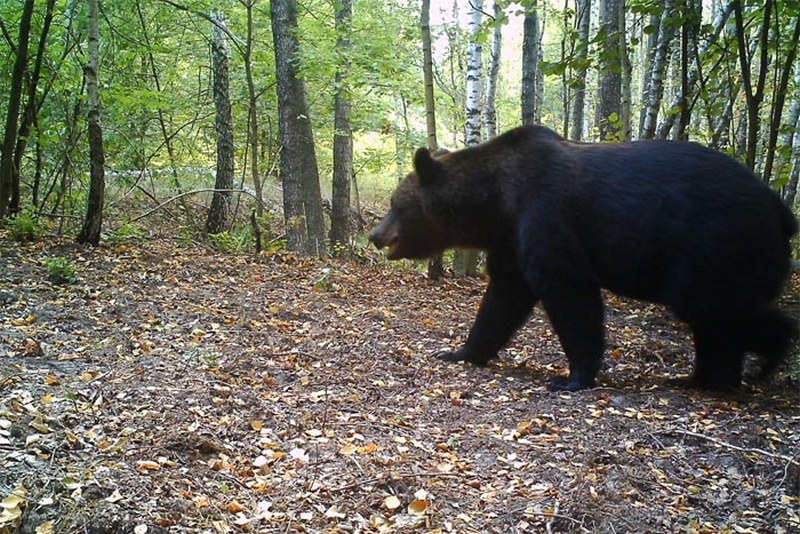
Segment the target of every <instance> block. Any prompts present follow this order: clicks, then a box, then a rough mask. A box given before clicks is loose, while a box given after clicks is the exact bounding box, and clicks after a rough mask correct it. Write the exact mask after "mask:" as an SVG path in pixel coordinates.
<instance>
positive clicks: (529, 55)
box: [522, 0, 540, 124]
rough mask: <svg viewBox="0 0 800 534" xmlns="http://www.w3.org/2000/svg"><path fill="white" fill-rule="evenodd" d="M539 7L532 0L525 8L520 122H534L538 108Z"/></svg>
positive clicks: (537, 115)
mask: <svg viewBox="0 0 800 534" xmlns="http://www.w3.org/2000/svg"><path fill="white" fill-rule="evenodd" d="M539 42H540V41H539V8H538V6H537V0H533V1H532V2H531V3H530V5H529V6H526V8H525V20H524V22H523V41H522V124H536V123H537V122H538V120H539V110H538V109H537V106H536V101H537V94H538V92H539V89H538V87H537V85H538V83H539V82H540V80H539V79H538V76H537V72H538V68H539Z"/></svg>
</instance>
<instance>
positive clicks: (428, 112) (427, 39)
mask: <svg viewBox="0 0 800 534" xmlns="http://www.w3.org/2000/svg"><path fill="white" fill-rule="evenodd" d="M430 13H431V0H422V11H421V13H420V29H421V31H422V75H423V80H424V84H425V129H426V131H427V136H428V150H430V151H431V152H435V151H436V150H438V148H439V142H438V140H437V139H436V98H435V96H434V94H433V54H432V52H431V22H430V20H431V17H430ZM442 276H444V258H443V257H442V255H441V254H438V255H437V256H435V257H433V258H431V259H430V260H429V261H428V278H429V279H431V280H438V279H439V278H441V277H442Z"/></svg>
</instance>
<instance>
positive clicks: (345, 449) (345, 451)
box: [339, 443, 358, 456]
mask: <svg viewBox="0 0 800 534" xmlns="http://www.w3.org/2000/svg"><path fill="white" fill-rule="evenodd" d="M357 449H358V447H356V446H355V445H353V444H352V443H348V444H347V445H344V446H343V447H342V448H341V449H339V454H344V455H345V456H348V455H350V454H353V453H354V452H356V450H357Z"/></svg>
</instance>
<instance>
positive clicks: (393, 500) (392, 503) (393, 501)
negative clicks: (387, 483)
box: [383, 495, 402, 510]
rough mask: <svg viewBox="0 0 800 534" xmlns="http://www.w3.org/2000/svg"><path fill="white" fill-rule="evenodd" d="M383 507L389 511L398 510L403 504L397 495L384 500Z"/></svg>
mask: <svg viewBox="0 0 800 534" xmlns="http://www.w3.org/2000/svg"><path fill="white" fill-rule="evenodd" d="M383 505H384V506H385V507H386V508H387V509H389V510H397V509H398V508H400V507H401V506H402V503H401V502H400V499H398V498H397V496H396V495H389V496H388V497H386V498H385V499H384V500H383Z"/></svg>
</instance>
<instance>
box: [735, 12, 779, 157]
mask: <svg viewBox="0 0 800 534" xmlns="http://www.w3.org/2000/svg"><path fill="white" fill-rule="evenodd" d="M774 4H775V2H774V0H765V2H764V16H763V20H762V25H761V31H760V33H759V38H758V47H759V49H760V51H761V57H760V60H759V65H758V74H757V76H756V87H755V88H753V80H752V75H751V73H750V67H751V64H752V62H751V60H750V58H749V57H748V54H747V36H746V35H745V29H744V15H743V13H742V2H741V0H735V1H734V3H733V13H734V15H735V21H736V43H737V45H738V49H739V67H740V69H741V71H742V83H743V85H744V94H745V100H746V101H747V137H746V139H747V140H746V143H745V164H746V165H747V167H748V168H750V169H751V170H753V169H754V168H755V162H756V148H757V144H758V134H759V129H760V119H761V118H760V117H759V114H758V112H759V109H760V108H761V104H762V102H763V101H764V85H765V83H766V79H767V66H768V64H769V48H768V39H767V38H768V36H769V27H770V22H771V20H772V8H773V7H774Z"/></svg>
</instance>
